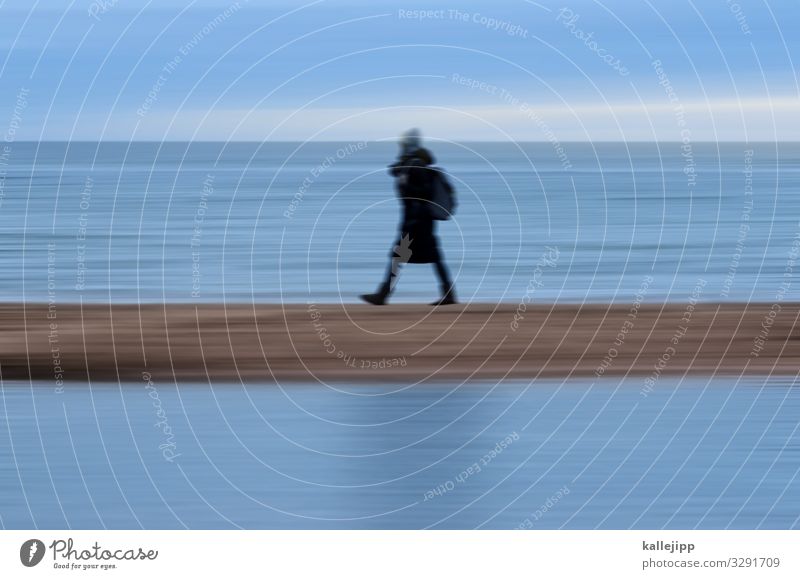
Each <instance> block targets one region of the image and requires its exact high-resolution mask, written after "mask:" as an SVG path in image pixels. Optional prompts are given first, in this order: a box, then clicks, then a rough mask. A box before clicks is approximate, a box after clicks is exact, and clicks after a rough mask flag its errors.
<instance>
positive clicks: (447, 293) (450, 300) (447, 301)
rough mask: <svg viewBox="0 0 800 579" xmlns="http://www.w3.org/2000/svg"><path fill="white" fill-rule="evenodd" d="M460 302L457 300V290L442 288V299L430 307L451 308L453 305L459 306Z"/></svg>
mask: <svg viewBox="0 0 800 579" xmlns="http://www.w3.org/2000/svg"><path fill="white" fill-rule="evenodd" d="M457 303H458V300H457V299H456V292H455V289H454V288H453V287H452V286H450V287H449V288H442V297H441V298H440V299H439V301H436V302H432V303H430V304H429V305H431V306H451V305H453V304H457Z"/></svg>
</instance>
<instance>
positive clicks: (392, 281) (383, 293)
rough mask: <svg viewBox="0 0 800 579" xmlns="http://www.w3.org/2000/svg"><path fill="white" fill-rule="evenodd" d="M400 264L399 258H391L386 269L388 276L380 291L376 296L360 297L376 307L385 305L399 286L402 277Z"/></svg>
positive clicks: (385, 277) (384, 279) (379, 288)
mask: <svg viewBox="0 0 800 579" xmlns="http://www.w3.org/2000/svg"><path fill="white" fill-rule="evenodd" d="M400 263H401V261H400V260H399V259H398V258H397V257H391V258H389V266H388V267H387V268H386V275H385V276H384V278H383V283H381V285H380V286H379V287H378V291H377V292H375V293H374V294H363V295H361V296H360V297H361V299H362V300H364V301H365V302H367V303H370V304H372V305H375V306H382V305H384V304H385V303H386V299H387V298H388V297H389V296H390V295H391V293H392V291H393V290H394V286H395V285H396V284H397V280H398V277H399V275H400Z"/></svg>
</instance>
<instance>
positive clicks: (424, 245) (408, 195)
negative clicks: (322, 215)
mask: <svg viewBox="0 0 800 579" xmlns="http://www.w3.org/2000/svg"><path fill="white" fill-rule="evenodd" d="M434 162H435V161H434V158H433V155H432V154H431V152H430V151H428V150H427V149H425V148H424V147H422V138H421V135H420V132H419V130H418V129H410V130H408V131H406V132H405V133H403V135H402V138H401V140H400V157H399V159H398V160H397V162H395V163H393V164H392V165H390V166H389V174H391V175H392V176H393V177H394V178H395V184H396V187H397V195H398V197H399V198H400V202H401V204H402V212H403V213H402V221H401V222H400V231H399V235H398V237H397V241H396V242H395V243H394V246H393V247H392V251H391V253H390V259H389V266H388V268H387V271H386V276H385V278H384V280H383V283H382V284H381V285H380V287H379V288H378V291H376V292H375V293H372V294H364V295H362V296H360V297H361V299H362V300H364V301H365V302H367V303H370V304H373V305H376V306H382V305H384V304H385V303H386V301H387V300H388V298H389V296H390V295H391V293H392V291H393V290H394V287H395V285H396V284H397V280H398V276H399V275H400V267H401V265H402V264H405V263H430V264H433V268H434V271H435V272H436V275H437V276H438V278H439V285H440V289H441V297H440V298H439V300H437V301H435V302H433V303H432V304H430V305H432V306H445V305H450V304H455V303H457V301H456V295H455V288H454V287H453V282H452V280H451V279H450V272H449V271H448V269H447V266H446V265H445V263H444V259H443V258H442V252H441V250H440V249H439V239H438V238H437V237H436V231H435V222H436V221H437V220H446V219H449V218H450V216H451V215H452V213H453V211H454V209H455V198H454V191H453V188H452V187H451V186H450V184H449V183H448V182H447V179H446V178H445V176H444V174H443V172H442V171H441V169H438V168H436V167H433V164H434Z"/></svg>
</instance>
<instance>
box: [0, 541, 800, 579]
mask: <svg viewBox="0 0 800 579" xmlns="http://www.w3.org/2000/svg"><path fill="white" fill-rule="evenodd" d="M0 538H1V540H0V544H1V545H2V549H0V577H9V578H17V577H19V578H25V577H31V578H38V577H78V578H95V577H109V578H115V579H116V578H118V579H122V578H125V577H137V578H138V577H147V578H148V579H152V578H156V577H176V576H183V577H187V578H188V577H219V576H223V577H226V578H230V579H234V578H235V579H240V578H244V577H280V578H281V579H283V578H292V577H298V578H300V577H302V578H307V577H325V578H326V579H327V578H337V577H343V578H347V579H353V578H356V579H357V578H361V577H364V578H369V579H374V578H376V577H380V578H381V579H383V578H395V577H396V578H398V579H399V578H402V579H418V578H421V577H436V578H437V579H438V578H442V577H457V578H458V579H465V578H471V577H476V578H477V577H481V578H484V577H563V576H575V577H614V578H615V579H618V578H625V577H667V576H668V577H742V578H745V577H759V578H765V579H771V578H775V579H778V578H783V577H793V578H795V577H800V564H798V561H800V534H799V533H798V531H0ZM187 573H191V574H192V575H187ZM579 574H580V575H579Z"/></svg>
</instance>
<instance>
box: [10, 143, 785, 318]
mask: <svg viewBox="0 0 800 579" xmlns="http://www.w3.org/2000/svg"><path fill="white" fill-rule="evenodd" d="M564 146H565V152H564V154H563V155H562V156H559V155H558V154H557V153H556V151H555V150H554V149H553V147H552V146H550V144H548V143H544V144H542V143H540V144H522V145H516V144H497V143H482V144H475V143H473V144H464V145H457V144H443V143H432V144H431V148H432V150H433V151H434V153H435V154H436V155H437V156H438V157H439V161H440V164H441V165H442V166H443V167H445V168H446V169H447V170H449V171H450V172H451V173H452V176H453V177H452V178H453V181H454V183H455V184H456V186H457V189H458V191H459V196H460V209H459V212H458V215H457V219H456V220H455V221H453V222H448V223H445V224H444V225H443V226H442V227H440V231H441V233H442V236H443V244H444V249H445V253H446V255H447V258H448V260H449V262H450V265H451V267H452V269H453V270H454V271H455V272H456V273H457V276H458V288H459V293H460V295H461V297H462V299H465V300H466V299H473V300H480V301H498V300H505V301H512V302H517V301H518V300H519V299H520V296H521V295H522V294H524V293H525V288H526V287H527V286H528V283H529V281H530V279H531V278H532V277H534V275H535V269H536V262H537V260H538V259H539V258H540V257H541V255H542V254H543V253H545V252H546V251H547V249H546V247H548V246H549V247H551V248H556V249H557V250H558V256H559V258H558V261H557V263H556V264H555V266H551V267H547V268H545V271H544V272H543V274H542V275H541V276H539V278H538V279H539V280H540V281H541V287H539V288H538V289H537V292H536V295H535V296H534V300H539V299H540V300H547V301H554V300H569V301H582V300H590V301H595V300H610V299H621V300H624V301H629V300H630V299H631V296H632V295H633V293H635V291H636V289H637V288H639V287H640V285H641V284H642V281H643V279H644V278H645V276H647V275H652V276H653V278H654V280H653V282H652V283H651V284H650V286H649V289H648V292H647V295H646V296H645V299H647V300H663V299H670V300H683V299H684V298H685V296H686V295H687V294H689V293H690V292H691V290H692V288H693V287H694V285H695V284H696V281H697V279H698V278H699V277H702V278H704V279H706V280H707V282H708V285H707V286H706V290H705V292H704V295H703V296H702V299H704V300H727V299H736V300H746V299H752V300H763V301H772V300H774V298H775V295H776V293H777V291H778V288H779V286H780V283H781V281H782V276H783V273H784V269H785V267H786V263H787V259H788V256H789V253H790V252H791V250H792V243H793V241H794V240H796V238H797V236H798V234H800V227H799V226H798V218H799V217H800V144H797V143H794V144H792V143H790V144H786V143H782V144H778V145H776V144H774V143H773V144H752V145H745V144H720V145H717V144H702V143H694V144H692V145H691V148H690V149H689V150H686V151H683V152H682V150H681V147H680V144H678V143H660V144H641V143H632V144H627V145H626V144H602V143H601V144H575V143H567V144H565V145H564ZM748 151H751V152H748ZM395 152H396V150H395V145H394V144H393V143H362V144H357V143H314V144H305V145H303V144H301V143H267V144H264V145H260V144H248V143H233V144H227V145H223V144H215V143H196V144H192V145H188V144H186V143H165V144H147V143H136V144H127V143H106V144H103V145H98V144H97V143H73V144H70V145H67V144H53V143H40V144H36V143H16V144H14V145H13V147H12V149H11V152H10V154H9V156H8V159H7V160H6V162H5V163H4V165H3V171H2V172H0V179H2V181H1V182H2V185H3V187H2V189H0V240H2V241H1V242H0V267H2V270H3V271H5V272H14V275H5V276H2V278H0V296H2V298H1V299H3V300H21V299H25V300H30V301H41V300H46V299H53V300H55V301H59V302H61V301H71V302H76V301H78V300H80V299H83V300H84V301H137V300H139V301H164V300H167V301H221V300H231V301H249V300H256V301H273V302H274V301H279V300H283V301H306V300H308V299H311V300H314V301H317V302H326V301H328V302H330V301H339V300H343V301H347V302H349V301H354V299H355V296H356V295H357V294H358V293H362V292H364V291H365V290H372V289H373V288H374V287H375V286H376V285H377V281H378V278H379V277H380V276H381V274H382V273H383V270H384V267H385V263H384V261H385V259H386V256H387V254H388V251H389V247H390V245H391V243H392V241H393V236H394V231H395V227H396V219H397V210H398V207H397V202H396V200H395V198H394V192H393V187H392V183H391V180H390V178H389V177H388V175H387V174H386V172H385V166H386V165H387V164H388V163H390V162H391V161H392V160H393V157H394V155H395ZM565 167H566V168H565ZM792 291H793V292H794V293H795V294H796V290H792ZM435 293H436V287H435V281H434V277H433V275H432V272H431V271H430V270H429V268H428V267H426V266H411V267H408V268H407V271H406V272H405V273H404V276H403V279H402V281H401V282H400V285H399V286H398V294H397V299H398V300H401V301H419V300H422V299H425V300H427V299H429V298H430V297H431V296H432V295H434V294H435Z"/></svg>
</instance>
